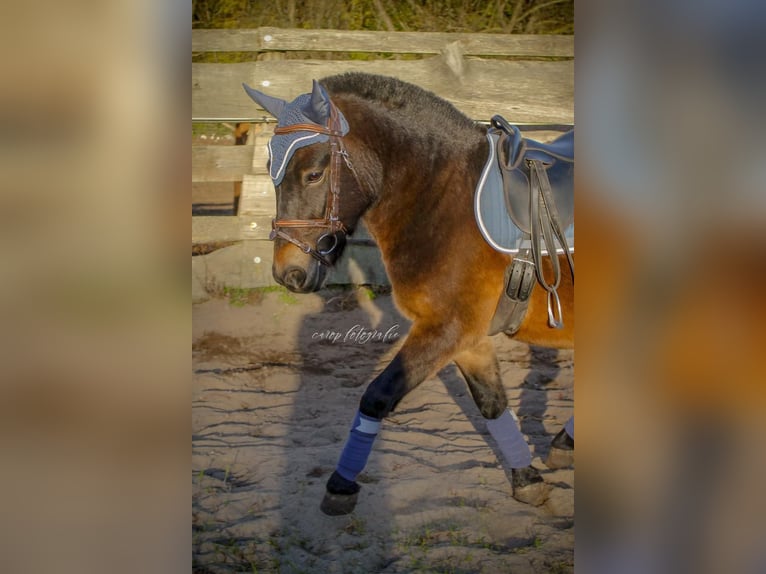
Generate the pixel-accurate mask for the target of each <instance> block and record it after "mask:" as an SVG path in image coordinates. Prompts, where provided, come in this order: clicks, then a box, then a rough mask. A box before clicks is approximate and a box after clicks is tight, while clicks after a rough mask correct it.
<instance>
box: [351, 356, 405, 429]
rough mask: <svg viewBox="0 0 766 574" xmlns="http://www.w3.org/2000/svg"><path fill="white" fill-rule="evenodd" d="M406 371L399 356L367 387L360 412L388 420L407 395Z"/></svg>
mask: <svg viewBox="0 0 766 574" xmlns="http://www.w3.org/2000/svg"><path fill="white" fill-rule="evenodd" d="M405 379H406V377H405V371H404V368H403V366H402V359H401V357H400V356H399V355H397V356H396V357H394V360H393V361H391V363H389V364H388V366H387V367H386V368H385V369H383V372H382V373H380V375H378V376H377V377H375V379H374V380H373V381H372V382H371V383H370V384H369V385H368V386H367V390H365V391H364V394H363V395H362V400H361V401H360V402H359V411H360V412H361V413H362V414H363V415H366V416H368V417H372V418H375V419H378V420H381V419H384V418H386V417H387V416H388V415H389V413H390V412H391V411H392V410H394V407H396V405H397V404H399V401H400V400H402V397H404V395H405V394H406V393H407V390H406V389H407V385H406V382H405Z"/></svg>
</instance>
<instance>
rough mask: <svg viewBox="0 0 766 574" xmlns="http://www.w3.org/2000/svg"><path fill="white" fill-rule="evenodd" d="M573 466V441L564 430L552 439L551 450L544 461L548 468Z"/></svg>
mask: <svg viewBox="0 0 766 574" xmlns="http://www.w3.org/2000/svg"><path fill="white" fill-rule="evenodd" d="M573 464H574V439H572V437H570V436H569V435H568V434H567V432H566V431H565V430H564V429H561V430H560V431H559V433H558V434H557V435H556V436H555V437H553V440H552V441H551V449H550V450H549V451H548V456H547V458H546V459H545V466H547V467H548V468H553V469H556V468H565V467H567V466H572V465H573Z"/></svg>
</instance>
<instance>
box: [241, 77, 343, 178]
mask: <svg viewBox="0 0 766 574" xmlns="http://www.w3.org/2000/svg"><path fill="white" fill-rule="evenodd" d="M242 87H243V88H245V91H246V92H247V94H248V95H249V96H250V97H251V98H252V99H253V101H255V103H257V104H258V105H259V106H261V107H262V108H263V109H264V110H266V111H267V112H269V113H270V114H271V115H272V116H274V117H275V118H277V127H278V128H281V127H288V126H294V125H300V124H310V125H316V126H321V127H322V128H327V127H328V125H329V122H330V110H331V107H332V102H331V101H330V96H328V95H327V91H326V90H325V89H324V88H323V87H322V85H321V84H320V83H319V82H317V81H316V80H314V86H313V89H312V90H311V93H310V94H301V95H300V96H298V97H297V98H295V99H294V100H293V101H292V102H289V103H288V102H287V101H285V100H281V99H279V98H275V97H272V96H268V95H266V94H264V93H263V92H259V91H258V90H255V89H253V88H251V87H250V86H248V85H247V84H242ZM336 113H337V114H338V119H339V120H340V122H339V124H340V132H339V134H338V135H346V134H347V133H348V129H349V128H348V122H347V121H346V118H344V117H343V114H342V113H341V112H340V110H338V109H337V108H336ZM329 139H330V136H329V135H328V134H326V133H322V132H320V131H313V130H309V129H306V130H295V131H291V132H289V133H283V134H278V135H275V136H273V137H272V138H271V140H270V141H269V175H270V176H271V179H272V180H273V181H274V186H275V187H276V186H278V185H279V184H280V183H281V182H282V178H283V177H284V175H285V169H286V168H287V164H288V163H290V159H291V158H292V156H293V154H294V153H295V150H297V149H299V148H302V147H305V146H308V145H311V144H315V143H322V142H326V141H328V140H329Z"/></svg>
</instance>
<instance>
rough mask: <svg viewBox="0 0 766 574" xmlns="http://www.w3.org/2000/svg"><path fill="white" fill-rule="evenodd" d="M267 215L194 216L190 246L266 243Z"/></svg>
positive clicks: (267, 235)
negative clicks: (249, 241)
mask: <svg viewBox="0 0 766 574" xmlns="http://www.w3.org/2000/svg"><path fill="white" fill-rule="evenodd" d="M273 217H274V216H273V215H271V214H268V215H254V214H248V215H239V216H238V215H234V216H231V215H222V216H208V215H195V216H193V217H192V245H196V244H199V243H222V242H226V241H241V240H251V239H257V240H262V241H267V240H268V239H269V232H270V231H271V220H272V218H273Z"/></svg>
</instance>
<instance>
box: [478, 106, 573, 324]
mask: <svg viewBox="0 0 766 574" xmlns="http://www.w3.org/2000/svg"><path fill="white" fill-rule="evenodd" d="M491 131H494V133H498V134H499V137H498V138H497V144H496V150H495V151H496V153H497V161H498V164H499V166H500V171H501V174H502V185H503V194H504V198H505V204H506V209H507V211H508V216H509V217H510V218H511V219H512V220H513V222H514V224H515V225H516V226H517V227H518V228H519V230H520V231H521V232H522V237H523V239H522V241H521V245H520V246H519V249H518V251H517V253H516V255H515V256H514V258H513V260H512V261H511V263H510V265H509V266H508V268H507V269H506V272H505V278H504V283H503V284H504V289H503V293H502V295H501V297H500V300H499V301H498V305H497V308H496V310H495V315H494V317H493V318H492V323H491V325H490V334H491V335H492V334H495V333H499V332H500V331H503V332H505V333H507V334H513V333H515V332H516V331H517V330H518V329H519V327H520V326H521V322H522V321H523V319H524V315H525V313H526V310H527V307H528V304H529V297H530V295H531V293H532V289H533V287H534V283H535V279H537V282H538V283H539V284H540V285H541V286H542V287H543V289H545V291H546V293H547V298H548V301H547V303H548V325H549V326H550V327H553V328H556V329H560V328H562V327H563V325H564V322H563V317H562V314H561V302H560V300H559V296H558V291H557V290H558V287H559V285H560V283H561V269H560V265H559V260H558V255H557V250H559V247H558V246H557V245H556V243H557V242H558V245H559V246H560V249H561V251H563V252H564V254H565V256H566V259H567V263H568V265H569V269H570V272H571V274H572V281H573V282H574V259H573V257H572V249H571V247H570V246H569V242H568V240H567V237H566V234H565V232H564V230H565V229H566V228H567V227H568V226H569V225H571V223H572V221H573V217H574V189H573V186H574V130H572V131H570V132H568V133H566V134H564V135H563V136H561V137H560V138H558V139H557V140H555V141H554V142H552V143H550V144H542V143H539V142H535V141H533V140H527V139H524V138H522V137H521V134H520V131H519V129H518V128H517V127H516V126H511V125H510V124H508V122H507V121H506V120H505V119H504V118H502V117H501V116H495V117H493V118H492V128H491ZM489 139H490V141H491V142H494V141H495V140H494V139H493V138H489ZM493 247H494V245H493ZM544 251H545V252H547V255H548V257H550V260H551V267H552V275H553V276H552V277H551V278H548V277H546V276H545V273H544V272H543V268H542V258H543V252H544Z"/></svg>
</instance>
